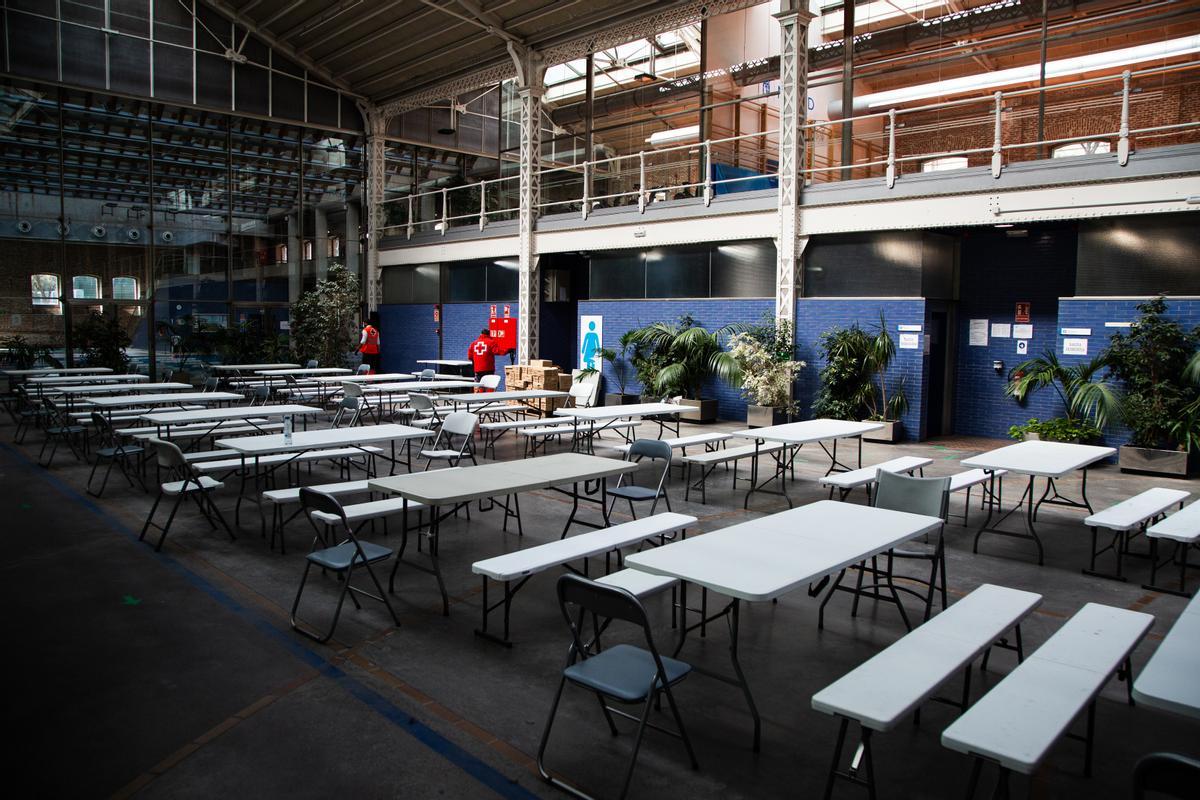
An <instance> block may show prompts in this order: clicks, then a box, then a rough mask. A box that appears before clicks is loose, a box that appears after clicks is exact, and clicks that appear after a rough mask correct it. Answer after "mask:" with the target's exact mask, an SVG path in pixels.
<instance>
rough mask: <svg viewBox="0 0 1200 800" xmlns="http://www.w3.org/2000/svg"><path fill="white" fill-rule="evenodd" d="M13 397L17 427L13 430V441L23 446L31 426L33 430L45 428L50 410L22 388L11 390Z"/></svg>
mask: <svg viewBox="0 0 1200 800" xmlns="http://www.w3.org/2000/svg"><path fill="white" fill-rule="evenodd" d="M13 395H14V401H15V403H16V421H17V426H16V428H15V429H14V430H13V441H14V442H16V443H17V444H23V443H24V442H25V435H26V434H27V433H28V432H29V427H30V426H31V425H32V426H33V427H35V428H43V427H45V426H46V424H47V420H49V419H50V409H49V408H47V407H46V405H45V403H43V402H42V401H41V400H39V399H37V398H35V397H31V396H30V394H29V390H28V389H27V388H26V387H24V386H18V387H16V388H15V389H13Z"/></svg>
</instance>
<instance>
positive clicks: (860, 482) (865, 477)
mask: <svg viewBox="0 0 1200 800" xmlns="http://www.w3.org/2000/svg"><path fill="white" fill-rule="evenodd" d="M932 463H933V459H932V458H922V457H920V456H900V457H899V458H893V459H890V460H888V461H882V462H880V463H878V464H872V465H871V466H869V467H859V468H858V469H852V470H850V471H849V472H835V473H833V474H830V475H826V476H825V477H823V478H821V479H820V481H818V483H820V484H821V485H822V486H828V487H829V499H830V500H832V499H833V491H834V489H836V490H837V491H838V500H845V499H846V495H848V494H850V493H851V492H852V491H854V490H855V489H866V490H867V502H870V501H871V489H872V487H874V486H875V478H876V475H878V473H879V471H880V470H882V471H883V472H894V473H896V474H902V473H908V474H909V475H912V474H913V473H914V472H916V471H917V470H921V471H922V473H924V470H925V467H928V466H929V465H930V464H932Z"/></svg>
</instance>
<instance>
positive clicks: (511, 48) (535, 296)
mask: <svg viewBox="0 0 1200 800" xmlns="http://www.w3.org/2000/svg"><path fill="white" fill-rule="evenodd" d="M508 52H509V54H510V55H511V56H512V60H513V67H514V68H515V69H516V71H517V81H518V87H519V88H518V94H519V95H520V98H521V150H520V177H519V181H520V183H519V187H520V188H519V190H518V198H519V202H518V218H517V230H518V239H519V245H518V251H517V261H518V264H519V270H518V275H517V303H518V305H519V310H518V313H519V317H518V318H517V361H518V363H521V364H528V363H529V361H530V360H531V359H533V358H536V357H537V354H538V327H539V316H540V314H539V312H540V310H541V299H542V291H541V278H540V272H539V270H538V255H537V238H536V235H535V233H534V229H535V227H536V225H537V216H538V198H539V196H540V191H539V189H540V184H541V181H540V176H539V174H538V166H539V165H540V163H541V153H542V146H541V129H542V126H541V116H542V95H543V94H544V93H545V91H546V86H545V82H544V80H543V78H544V77H545V75H546V62H545V61H544V60H543V58H542V54H541V53H538V52H537V51H535V50H531V49H529V48H527V47H521V46H520V45H518V44H515V43H514V42H508Z"/></svg>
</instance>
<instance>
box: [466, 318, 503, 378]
mask: <svg viewBox="0 0 1200 800" xmlns="http://www.w3.org/2000/svg"><path fill="white" fill-rule="evenodd" d="M499 352H500V345H499V344H497V342H496V340H495V339H493V338H492V334H491V333H490V332H489V331H488V329H487V328H484V329H483V331H481V332H480V334H479V338H478V339H476V340H475V341H473V342H471V344H470V346H469V347H467V358H469V359H471V364H472V366H474V367H475V380H479V379H480V378H482V377H483V376H484V375H493V374H495V372H496V354H497V353H499Z"/></svg>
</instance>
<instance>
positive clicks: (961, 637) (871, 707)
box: [812, 583, 1042, 797]
mask: <svg viewBox="0 0 1200 800" xmlns="http://www.w3.org/2000/svg"><path fill="white" fill-rule="evenodd" d="M1041 602H1042V596H1041V595H1040V594H1034V593H1033V592H1024V591H1021V590H1019V589H1009V588H1006V587H1004V586H994V585H992V584H989V583H985V584H983V585H982V586H980V587H979V588H978V589H976V590H975V591H973V592H971V593H970V594H969V595H967V596H966V597H964V598H962V599H961V600H959V601H958V602H957V603H955V604H954V605H952V606H950V607H949V608H947V609H946V610H945V611H943V612H942V613H940V614H938V615H937V616H936V617H934V618H933V619H931V620H929V621H928V622H926V623H925V624H923V625H921V626H920V627H919V628H916V629H914V630H913V631H912V633H909V634H908V635H906V636H905V637H904V638H902V639H900V640H899V641H897V642H895V643H894V644H892V645H891V646H889V647H888V648H887V649H886V650H884V651H882V652H881V653H878V654H876V655H875V656H873V657H872V658H871V659H870V660H868V661H866V662H864V663H863V664H862V665H860V666H858V667H856V668H855V669H854V670H852V671H850V672H848V673H847V674H846V675H844V676H843V677H841V678H840V679H838V680H837V681H835V682H834V683H831V684H830V685H829V686H827V687H825V688H824V689H822V690H821V691H819V692H817V693H816V694H815V695H813V699H812V707H813V708H814V709H815V710H817V711H821V712H823V713H825V714H832V715H833V716H835V717H839V718H840V719H841V726H840V727H839V729H838V737H837V743H836V744H835V745H834V749H833V762H832V764H830V767H829V776H828V778H827V779H826V783H825V796H826V797H829V796H830V795H831V794H832V792H833V784H834V781H835V779H837V778H842V779H843V780H847V781H849V782H851V783H856V784H859V785H864V786H866V787H867V788H868V791H869V792H870V793H871V796H874V794H875V770H874V762H873V757H872V753H871V736H872V734H873V733H876V732H878V733H887V732H888V731H890V730H892V729H893V728H895V727H896V725H898V724H899V722H900V720H901V719H903V718H904V717H906V716H908V715H909V714H910V713H915V714H916V715H917V719H919V715H920V713H921V710H920V708H921V705H922V704H924V703H925V702H926V701H927V700H930V699H932V700H937V701H940V702H944V703H948V704H949V705H952V706H956V707H958V708H959V709H960V710H962V711H966V709H967V706H968V705H970V700H971V665H972V664H973V663H974V661H975V659H976V658H978V656H979V655H980V653H983V652H984V651H987V653H990V652H991V648H992V647H996V646H999V647H1005V648H1011V646H1010V645H1008V644H1007V641H1003V642H1002V641H1001V637H1002V636H1004V634H1005V633H1006V632H1007V631H1008V630H1010V629H1013V630H1014V632H1015V635H1016V642H1017V644H1016V646H1015V648H1011V649H1016V651H1017V659H1018V661H1020V660H1022V659H1023V658H1024V653H1023V651H1022V649H1021V621H1022V620H1023V619H1024V618H1025V617H1026V616H1028V615H1029V613H1030V612H1032V611H1033V610H1034V609H1035V608H1037V607H1038V606H1039V605H1040V604H1041ZM986 663H987V662H986V658H985V660H984V666H986ZM959 670H962V675H963V685H962V699H961V700H952V699H948V698H942V697H934V696H933V695H934V692H936V691H937V690H938V689H939V688H941V687H942V686H943V685H944V684H946V683H947V682H948V681H950V679H951V678H953V677H954V675H955V674H957V673H958V672H959ZM851 722H857V723H858V726H859V745H858V747H857V748H856V749H855V751H854V755H853V757H852V758H851V761H850V766H849V767H848V768H847V769H846V770H845V771H841V770H839V764H840V762H841V757H842V749H843V747H844V745H845V742H846V733H847V729H848V727H849V725H850V723H851ZM863 774H865V775H866V777H865V778H863V777H861V776H862V775H863Z"/></svg>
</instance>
